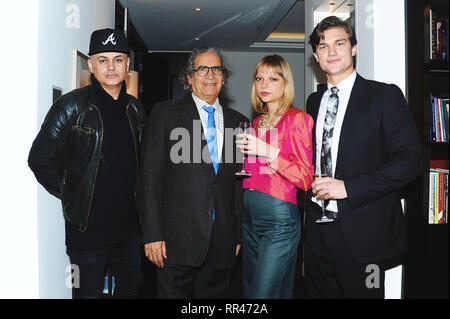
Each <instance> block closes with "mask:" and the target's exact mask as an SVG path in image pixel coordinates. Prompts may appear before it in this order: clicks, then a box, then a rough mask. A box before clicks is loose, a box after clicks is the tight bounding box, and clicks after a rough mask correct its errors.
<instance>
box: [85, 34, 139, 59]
mask: <svg viewBox="0 0 450 319" xmlns="http://www.w3.org/2000/svg"><path fill="white" fill-rule="evenodd" d="M100 52H123V53H126V54H127V55H129V54H130V49H129V48H128V40H127V38H126V37H125V35H124V34H123V32H122V31H119V30H114V29H101V30H96V31H94V32H93V33H92V35H91V42H90V44H89V53H88V54H89V55H93V54H96V53H100Z"/></svg>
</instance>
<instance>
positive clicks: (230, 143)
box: [138, 96, 247, 269]
mask: <svg viewBox="0 0 450 319" xmlns="http://www.w3.org/2000/svg"><path fill="white" fill-rule="evenodd" d="M222 109H223V119H224V128H225V129H226V128H229V129H231V130H233V129H235V128H237V127H239V122H240V121H244V120H247V119H246V118H245V117H244V116H243V115H242V114H240V113H239V112H236V111H234V110H232V109H229V108H226V107H222ZM194 120H197V121H196V124H195V125H194ZM195 126H196V127H197V128H198V129H197V130H194V127H195ZM231 130H229V131H228V133H231ZM142 147H143V154H142V156H143V157H142V168H141V180H140V189H139V195H138V197H139V203H140V208H139V210H140V212H141V217H142V239H143V242H144V243H151V242H155V241H162V240H163V241H166V248H167V260H166V262H167V263H169V264H176V265H187V266H193V267H197V266H200V265H201V264H202V263H203V261H204V260H205V258H206V254H207V251H208V247H209V244H210V238H211V230H212V226H213V219H212V211H213V208H214V209H215V234H216V238H215V253H214V255H215V265H216V268H218V269H220V268H228V267H231V266H232V265H233V264H234V260H235V253H236V245H237V244H240V242H241V223H242V210H243V203H242V201H243V190H242V180H239V179H237V178H236V175H235V172H237V171H239V170H240V169H241V166H240V164H238V163H237V161H236V160H235V159H236V158H241V157H242V155H241V154H242V153H240V152H239V151H238V149H237V148H236V147H235V141H234V137H233V135H230V134H227V132H225V134H224V141H223V149H222V160H221V163H220V166H219V169H218V172H217V175H216V174H215V172H214V167H213V165H212V163H211V157H210V155H209V150H208V146H207V143H206V140H205V138H204V132H203V129H202V125H201V121H200V117H199V114H198V111H197V108H196V106H195V103H194V101H193V99H192V97H191V96H187V97H186V98H184V99H182V100H172V101H167V102H162V103H158V104H156V105H155V106H154V107H153V109H152V113H151V115H150V118H149V122H148V126H147V129H146V132H145V136H144V141H143V145H142ZM237 152H239V153H237ZM236 156H237V157H236ZM225 159H226V162H225Z"/></svg>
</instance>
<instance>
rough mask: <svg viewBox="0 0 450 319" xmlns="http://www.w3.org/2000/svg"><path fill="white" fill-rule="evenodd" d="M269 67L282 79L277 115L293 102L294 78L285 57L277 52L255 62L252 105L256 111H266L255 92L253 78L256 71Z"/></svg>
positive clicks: (264, 105)
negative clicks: (282, 84) (281, 96)
mask: <svg viewBox="0 0 450 319" xmlns="http://www.w3.org/2000/svg"><path fill="white" fill-rule="evenodd" d="M263 68H266V69H269V70H271V71H272V72H274V73H276V74H278V75H279V76H280V77H281V78H282V79H283V81H284V93H283V98H282V100H281V103H280V107H279V108H278V110H277V112H276V113H277V115H280V114H283V113H284V112H286V111H287V110H288V109H290V108H291V106H292V104H293V103H294V95H295V93H294V78H293V76H292V71H291V67H290V66H289V63H288V62H287V60H286V59H285V58H283V57H282V56H279V55H277V54H273V55H268V56H265V57H264V58H262V59H261V60H260V61H259V62H258V64H256V67H255V72H254V73H253V84H252V93H251V99H252V105H253V109H254V110H255V112H256V113H267V112H268V110H267V105H266V104H265V103H264V102H263V101H261V99H260V98H259V97H258V94H257V93H256V88H255V79H256V75H257V74H258V72H259V71H260V70H261V69H263Z"/></svg>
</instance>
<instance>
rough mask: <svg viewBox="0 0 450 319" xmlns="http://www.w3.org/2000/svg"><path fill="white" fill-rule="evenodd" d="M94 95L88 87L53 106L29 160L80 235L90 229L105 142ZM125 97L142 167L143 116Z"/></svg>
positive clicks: (40, 179)
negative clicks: (91, 212) (94, 195)
mask: <svg viewBox="0 0 450 319" xmlns="http://www.w3.org/2000/svg"><path fill="white" fill-rule="evenodd" d="M91 90H92V87H91V86H90V85H89V86H86V87H84V88H81V89H76V90H73V91H71V92H69V93H67V94H65V95H63V96H62V97H60V98H59V99H58V100H57V101H56V102H55V104H54V105H53V106H52V107H51V108H50V110H49V112H48V114H47V116H46V117H45V120H44V123H43V124H42V127H41V130H40V131H39V133H38V135H37V137H36V139H35V140H34V142H33V145H32V147H31V151H30V154H29V157H28V164H29V166H30V168H31V170H32V171H33V172H34V174H35V175H36V178H37V180H38V182H39V183H40V184H42V186H44V187H45V189H46V190H47V191H49V192H50V193H51V194H53V195H55V196H56V197H58V198H60V199H61V201H62V207H63V212H64V218H65V220H66V221H67V222H68V223H69V224H70V225H72V226H73V227H75V228H76V229H77V230H79V231H81V232H83V231H85V230H86V229H87V227H88V218H89V213H90V209H91V202H92V197H93V194H94V188H95V180H96V177H97V172H98V166H99V160H100V152H101V149H102V141H103V122H102V116H101V114H100V110H99V109H98V108H97V107H96V106H95V105H93V104H92V103H90V102H89V101H90V100H89V96H90V94H91ZM127 98H128V101H127V107H126V112H127V116H128V120H129V122H130V128H131V130H132V133H133V137H134V146H135V150H136V161H137V167H139V154H140V145H141V137H142V133H143V128H144V126H145V111H144V109H143V107H142V105H141V103H140V102H139V101H138V100H136V99H135V98H134V97H133V96H131V95H127Z"/></svg>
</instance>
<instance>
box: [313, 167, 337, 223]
mask: <svg viewBox="0 0 450 319" xmlns="http://www.w3.org/2000/svg"><path fill="white" fill-rule="evenodd" d="M326 172H327V171H326V167H325V166H324V165H321V167H317V168H316V172H315V173H314V179H319V178H322V177H327V173H326ZM316 198H317V199H319V198H318V197H317V194H316ZM320 202H321V204H322V217H321V218H319V219H317V220H316V223H319V224H321V223H330V222H332V221H334V219H333V218H330V217H328V216H327V214H326V213H325V203H326V204H328V201H325V200H324V199H323V197H322V198H320Z"/></svg>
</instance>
